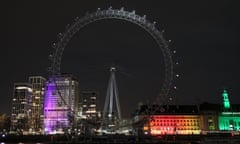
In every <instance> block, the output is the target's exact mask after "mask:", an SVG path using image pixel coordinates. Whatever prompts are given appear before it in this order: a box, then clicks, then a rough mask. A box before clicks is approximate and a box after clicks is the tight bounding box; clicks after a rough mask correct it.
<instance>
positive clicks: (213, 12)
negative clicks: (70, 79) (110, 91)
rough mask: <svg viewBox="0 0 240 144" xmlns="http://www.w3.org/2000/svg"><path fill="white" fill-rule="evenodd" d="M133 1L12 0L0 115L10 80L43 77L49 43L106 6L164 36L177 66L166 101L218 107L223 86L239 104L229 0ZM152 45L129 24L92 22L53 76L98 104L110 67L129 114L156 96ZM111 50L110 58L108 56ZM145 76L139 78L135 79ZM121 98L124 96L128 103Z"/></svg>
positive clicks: (234, 22) (235, 24) (235, 29)
mask: <svg viewBox="0 0 240 144" xmlns="http://www.w3.org/2000/svg"><path fill="white" fill-rule="evenodd" d="M137 3H138V4H139V5H138V6H137V4H135V3H134V2H124V3H121V2H113V3H112V4H110V3H107V2H97V1H95V2H94V3H91V2H87V1H82V2H75V3H65V2H56V3H54V2H42V3H41V2H40V3H38V4H35V3H34V2H31V1H24V2H16V3H14V4H13V5H14V7H12V8H8V18H9V20H8V24H9V28H8V29H7V35H8V44H7V62H8V64H9V66H8V67H7V70H8V71H7V74H8V76H9V78H4V79H3V81H2V82H3V83H2V84H1V85H3V89H4V91H3V95H6V96H4V101H6V102H5V103H3V104H2V105H1V111H0V112H1V113H8V114H9V113H10V108H11V97H12V89H13V83H14V82H25V81H27V77H28V76H31V75H41V76H44V77H47V72H46V69H47V67H48V66H49V65H50V64H51V63H50V61H48V58H47V57H48V55H49V54H51V53H52V52H53V49H52V48H51V45H52V43H54V42H56V41H57V34H58V33H59V32H63V31H64V30H65V27H66V25H67V24H71V23H72V22H73V21H74V18H75V17H82V16H83V15H84V14H85V12H87V11H89V12H93V11H96V10H97V8H98V7H100V8H102V9H107V8H108V7H109V6H112V7H113V8H118V9H120V8H121V7H125V9H126V10H128V11H132V10H136V13H137V14H139V15H144V14H146V15H147V18H148V19H150V20H151V21H156V22H157V24H156V25H157V28H158V29H159V30H163V29H164V30H165V33H164V38H165V39H166V40H169V39H171V40H172V43H171V44H170V48H171V49H172V50H176V51H177V54H176V55H175V56H174V61H176V62H179V63H180V64H179V66H177V67H176V69H175V70H176V73H175V74H180V77H179V78H178V79H177V81H174V84H175V83H176V85H177V91H176V92H175V96H174V99H177V101H178V102H179V104H181V103H188V104H196V103H200V102H203V101H207V102H214V103H221V92H222V90H223V88H226V89H228V91H229V94H230V101H231V102H232V103H239V99H238V96H239V95H240V90H239V87H238V84H239V81H240V77H239V72H240V70H239V67H238V65H239V61H240V59H239V57H238V54H239V49H238V48H239V42H238V41H237V35H238V34H239V19H237V18H238V17H239V14H238V13H237V9H236V8H237V7H236V5H234V2H233V1H213V2H207V1H203V2H198V3H193V2H190V1H184V2H176V3H171V2H152V1H151V2H137ZM55 4H56V5H55ZM161 4H163V5H164V6H166V7H162V5H161ZM43 9H44V11H43ZM119 39H121V41H119ZM116 43H117V44H118V45H116ZM156 47H157V46H156V43H155V42H154V40H153V39H152V38H151V37H150V36H149V35H148V34H147V33H146V32H144V31H143V30H141V29H140V28H139V27H137V26H135V25H133V24H129V23H127V22H121V21H99V22H96V23H93V24H91V25H89V26H87V27H86V28H84V29H82V31H80V32H79V33H78V34H77V35H76V36H75V37H73V39H72V40H71V41H70V43H69V44H68V46H67V48H66V49H65V52H64V54H63V60H62V65H61V68H62V70H61V72H67V73H73V74H74V75H76V76H77V77H78V78H79V81H80V83H79V84H80V89H83V90H84V89H93V90H97V91H100V99H101V100H104V98H105V94H106V87H107V81H108V77H109V74H110V73H109V67H110V66H111V65H112V63H117V65H119V67H122V74H121V73H120V72H119V74H117V75H116V77H117V78H116V79H117V81H118V82H119V87H120V88H119V91H120V94H119V96H120V102H121V103H123V104H121V106H122V105H125V106H123V111H126V110H128V109H131V110H133V111H134V107H136V106H137V105H136V103H137V102H138V101H143V102H146V101H147V100H148V99H154V96H151V97H147V96H146V95H147V94H149V95H154V94H156V93H157V91H158V88H157V87H156V85H157V84H159V83H161V80H162V75H161V74H162V69H163V67H162V64H163V63H162V62H161V61H162V54H161V51H160V50H156V49H155V48H156ZM148 50H149V51H148ZM115 52H117V53H118V54H117V55H113V54H115ZM143 57H146V59H143ZM76 61H77V62H76ZM139 63H140V64H139ZM156 65H159V67H158V68H156ZM158 74H159V75H158ZM146 75H147V78H143V77H144V76H146ZM139 77H140V78H139ZM81 81H82V83H81ZM126 83H127V84H126ZM138 83H146V84H144V85H140V84H138ZM124 85H126V86H128V87H124ZM131 85H134V87H131ZM151 86H152V87H151ZM173 86H174V85H173ZM142 88H146V89H145V91H139V92H136V90H139V89H142ZM141 93H143V94H144V95H140V94H141ZM121 94H122V95H121ZM128 97H132V99H130V102H128V101H129V99H127V98H128ZM146 97H147V98H146ZM186 101H187V102H186ZM8 108H9V109H8ZM133 111H132V112H133ZM125 116H126V115H125Z"/></svg>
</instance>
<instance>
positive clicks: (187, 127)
mask: <svg viewBox="0 0 240 144" xmlns="http://www.w3.org/2000/svg"><path fill="white" fill-rule="evenodd" d="M149 124H150V126H149V127H150V133H151V135H163V134H200V128H199V127H200V126H199V116H194V115H184V116H183V115H154V116H151V121H150V122H149ZM147 130H148V127H147V126H145V127H144V131H147Z"/></svg>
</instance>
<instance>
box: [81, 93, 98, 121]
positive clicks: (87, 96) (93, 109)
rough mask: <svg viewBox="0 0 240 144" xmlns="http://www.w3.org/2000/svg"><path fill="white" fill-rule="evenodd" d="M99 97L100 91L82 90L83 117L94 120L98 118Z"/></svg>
mask: <svg viewBox="0 0 240 144" xmlns="http://www.w3.org/2000/svg"><path fill="white" fill-rule="evenodd" d="M97 97H98V93H97V92H95V91H82V92H81V106H80V109H81V112H82V114H81V115H80V117H81V118H84V119H92V120H96V119H97V116H98V115H97Z"/></svg>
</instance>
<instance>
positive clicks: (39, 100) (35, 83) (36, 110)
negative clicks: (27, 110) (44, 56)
mask: <svg viewBox="0 0 240 144" xmlns="http://www.w3.org/2000/svg"><path fill="white" fill-rule="evenodd" d="M28 82H29V83H30V84H31V85H32V101H31V125H30V126H31V130H32V131H33V132H42V128H43V118H44V115H43V105H44V92H45V90H44V89H45V82H46V79H45V78H44V77H42V76H31V77H29V79H28Z"/></svg>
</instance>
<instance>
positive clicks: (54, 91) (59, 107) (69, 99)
mask: <svg viewBox="0 0 240 144" xmlns="http://www.w3.org/2000/svg"><path fill="white" fill-rule="evenodd" d="M78 97H79V82H78V80H77V79H76V78H74V77H73V75H71V74H65V75H59V76H54V77H50V78H49V80H48V81H47V83H46V91H45V100H44V131H45V133H47V134H53V133H58V132H61V133H62V132H64V131H65V130H69V129H71V128H73V127H75V126H76V124H77V117H76V114H77V111H78Z"/></svg>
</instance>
